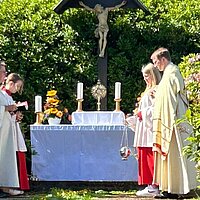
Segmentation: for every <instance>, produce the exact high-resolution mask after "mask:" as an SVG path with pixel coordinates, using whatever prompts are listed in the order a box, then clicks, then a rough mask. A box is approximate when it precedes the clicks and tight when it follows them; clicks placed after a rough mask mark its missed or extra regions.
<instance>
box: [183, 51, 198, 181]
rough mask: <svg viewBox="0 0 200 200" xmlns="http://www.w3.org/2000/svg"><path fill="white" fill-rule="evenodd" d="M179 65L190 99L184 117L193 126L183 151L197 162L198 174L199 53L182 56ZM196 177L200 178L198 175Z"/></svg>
mask: <svg viewBox="0 0 200 200" xmlns="http://www.w3.org/2000/svg"><path fill="white" fill-rule="evenodd" d="M179 67H180V70H181V72H182V74H183V77H184V79H185V83H186V89H187V93H188V98H189V101H190V106H189V110H188V112H187V113H186V118H187V120H188V121H189V123H190V124H191V125H192V126H193V132H192V134H191V135H190V136H189V137H188V141H189V142H190V143H189V145H188V146H186V147H185V148H184V153H185V154H186V155H188V156H189V157H190V158H191V159H192V160H194V161H195V162H196V163H197V169H198V175H200V174H199V173H200V54H189V55H188V56H185V57H183V61H182V62H181V63H180V64H179ZM197 178H198V179H199V180H200V176H198V177H197Z"/></svg>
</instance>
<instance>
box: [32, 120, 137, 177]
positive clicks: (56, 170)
mask: <svg viewBox="0 0 200 200" xmlns="http://www.w3.org/2000/svg"><path fill="white" fill-rule="evenodd" d="M79 119H80V118H79ZM81 119H82V118H81ZM124 128H125V126H124V125H119V124H118V125H117V124H114V125H113V124H106V125H98V124H96V125H91V124H90V125H89V124H86V125H77V124H76V125H55V126H50V125H31V126H30V131H31V145H32V148H33V150H34V151H36V153H37V154H36V155H32V174H33V176H34V177H36V178H37V179H38V180H39V181H137V160H136V159H135V158H134V157H133V156H129V157H128V160H122V158H121V156H120V153H119V150H120V145H121V140H122V135H123V132H124ZM127 133H128V142H129V146H130V147H131V146H132V144H133V137H134V133H133V132H132V131H131V130H130V129H128V132H127Z"/></svg>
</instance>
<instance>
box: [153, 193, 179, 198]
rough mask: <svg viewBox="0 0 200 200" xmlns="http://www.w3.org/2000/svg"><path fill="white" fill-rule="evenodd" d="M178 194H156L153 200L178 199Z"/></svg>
mask: <svg viewBox="0 0 200 200" xmlns="http://www.w3.org/2000/svg"><path fill="white" fill-rule="evenodd" d="M178 197H179V195H178V194H172V193H168V192H162V193H161V194H157V195H155V196H154V198H155V199H178Z"/></svg>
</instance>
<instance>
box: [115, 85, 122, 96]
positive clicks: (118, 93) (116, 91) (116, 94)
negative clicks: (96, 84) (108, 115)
mask: <svg viewBox="0 0 200 200" xmlns="http://www.w3.org/2000/svg"><path fill="white" fill-rule="evenodd" d="M115 99H121V83H120V82H116V83H115Z"/></svg>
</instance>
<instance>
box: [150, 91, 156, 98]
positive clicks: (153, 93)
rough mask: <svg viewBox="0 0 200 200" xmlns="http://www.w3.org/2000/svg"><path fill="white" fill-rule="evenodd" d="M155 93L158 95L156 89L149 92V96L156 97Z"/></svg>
mask: <svg viewBox="0 0 200 200" xmlns="http://www.w3.org/2000/svg"><path fill="white" fill-rule="evenodd" d="M155 93H156V91H155V90H154V89H153V90H150V91H149V95H150V96H151V97H152V98H154V97H155Z"/></svg>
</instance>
